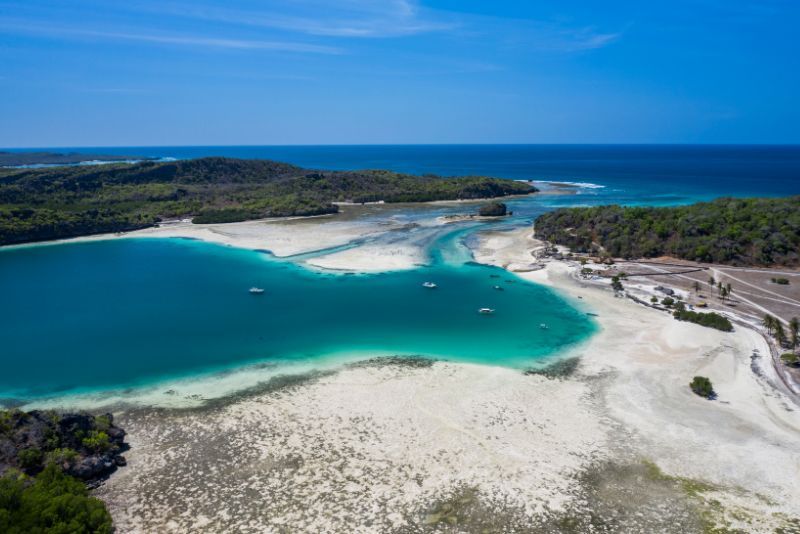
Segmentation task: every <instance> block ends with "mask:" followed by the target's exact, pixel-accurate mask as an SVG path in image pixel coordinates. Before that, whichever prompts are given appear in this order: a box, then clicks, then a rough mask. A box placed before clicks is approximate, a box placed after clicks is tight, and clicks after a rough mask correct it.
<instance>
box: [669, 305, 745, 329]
mask: <svg viewBox="0 0 800 534" xmlns="http://www.w3.org/2000/svg"><path fill="white" fill-rule="evenodd" d="M672 316H673V317H675V319H677V320H679V321H687V322H690V323H695V324H699V325H700V326H707V327H709V328H716V329H717V330H722V331H723V332H732V331H733V325H732V324H731V322H730V321H729V320H728V318H727V317H725V316H724V315H720V314H718V313H714V312H711V313H699V312H693V311H689V310H686V309H684V310H676V311H675V313H673V314H672Z"/></svg>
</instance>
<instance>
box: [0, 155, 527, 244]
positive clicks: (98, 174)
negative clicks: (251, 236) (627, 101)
mask: <svg viewBox="0 0 800 534" xmlns="http://www.w3.org/2000/svg"><path fill="white" fill-rule="evenodd" d="M84 157H85V156H84ZM535 191H536V188H534V187H533V186H531V185H529V184H527V183H523V182H518V181H514V180H507V179H500V178H489V177H484V176H465V177H455V178H443V177H440V176H435V175H424V176H415V175H409V174H401V173H396V172H391V171H383V170H363V171H320V170H311V169H304V168H301V167H297V166H294V165H290V164H288V163H281V162H277V161H270V160H243V159H231V158H221V157H208V158H200V159H194V160H182V161H171V162H154V161H146V162H141V163H135V164H131V163H112V164H107V165H93V166H71V167H70V166H65V167H48V168H37V169H30V168H24V169H20V168H5V169H0V245H8V244H15V243H26V242H34V241H46V240H52V239H62V238H68V237H77V236H82V235H90V234H98V233H107V232H121V231H130V230H136V229H140V228H146V227H148V226H153V225H155V224H157V223H158V222H160V221H162V220H164V219H174V218H188V217H191V218H192V219H193V222H195V223H226V222H236V221H245V220H252V219H260V218H265V217H287V216H299V215H321V214H328V213H336V212H337V211H338V209H339V208H338V206H337V205H336V203H342V202H353V203H365V202H377V201H383V202H428V201H434V200H462V199H463V200H467V199H482V198H497V197H504V196H508V195H524V194H530V193H533V192H535Z"/></svg>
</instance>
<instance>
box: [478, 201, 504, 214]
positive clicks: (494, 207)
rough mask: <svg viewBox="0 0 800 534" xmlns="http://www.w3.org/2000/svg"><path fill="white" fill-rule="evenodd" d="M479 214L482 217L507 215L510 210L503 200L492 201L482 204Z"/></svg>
mask: <svg viewBox="0 0 800 534" xmlns="http://www.w3.org/2000/svg"><path fill="white" fill-rule="evenodd" d="M478 215H480V216H481V217H505V216H506V215H508V210H507V209H506V205H505V204H503V203H502V202H492V203H491V204H486V205H485V206H481V209H479V210H478Z"/></svg>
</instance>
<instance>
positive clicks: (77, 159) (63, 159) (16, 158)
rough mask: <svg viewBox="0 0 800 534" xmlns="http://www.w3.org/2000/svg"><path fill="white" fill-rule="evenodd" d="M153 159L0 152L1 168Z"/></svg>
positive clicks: (74, 153) (70, 153) (56, 153)
mask: <svg viewBox="0 0 800 534" xmlns="http://www.w3.org/2000/svg"><path fill="white" fill-rule="evenodd" d="M141 159H151V158H142V157H137V156H109V155H101V154H79V153H77V152H69V153H65V154H61V153H58V152H0V167H19V166H22V165H74V164H77V163H83V162H85V161H129V160H141Z"/></svg>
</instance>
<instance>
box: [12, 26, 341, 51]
mask: <svg viewBox="0 0 800 534" xmlns="http://www.w3.org/2000/svg"><path fill="white" fill-rule="evenodd" d="M0 31H4V32H7V33H15V34H25V35H37V36H46V37H60V38H75V39H81V38H82V39H99V40H108V41H136V42H145V43H152V44H162V45H174V46H192V47H203V48H218V49H238V50H269V51H276V52H308V53H316V54H341V53H342V52H343V50H342V49H341V48H339V47H333V46H326V45H317V44H310V43H302V42H293V41H265V40H252V39H231V38H225V37H211V36H198V35H173V34H160V33H138V32H123V31H97V30H90V29H75V28H65V27H58V26H43V25H36V24H28V23H26V22H22V23H16V24H14V23H9V22H0Z"/></svg>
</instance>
